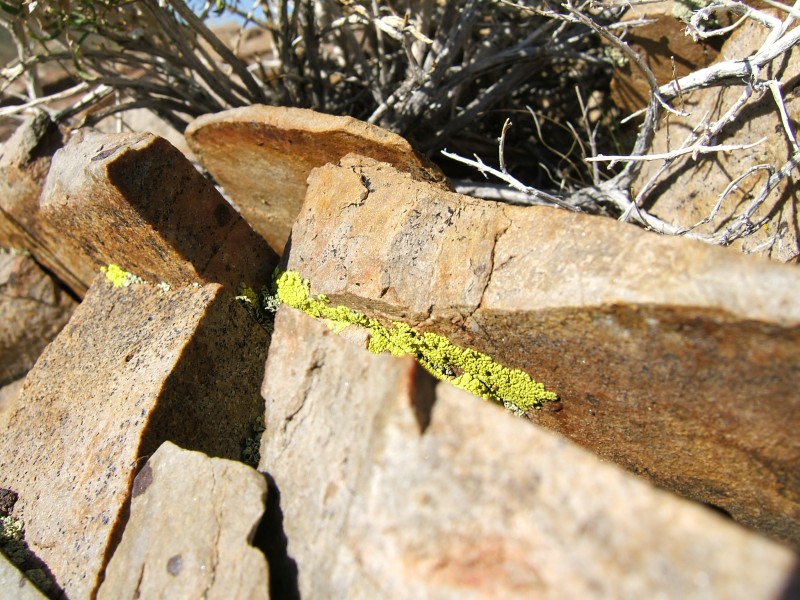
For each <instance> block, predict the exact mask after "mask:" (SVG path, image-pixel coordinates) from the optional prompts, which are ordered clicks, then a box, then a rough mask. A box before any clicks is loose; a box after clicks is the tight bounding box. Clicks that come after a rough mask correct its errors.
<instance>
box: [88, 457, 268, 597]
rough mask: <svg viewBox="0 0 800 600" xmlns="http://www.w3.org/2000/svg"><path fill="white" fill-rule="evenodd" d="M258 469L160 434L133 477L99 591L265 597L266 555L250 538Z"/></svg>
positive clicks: (262, 493) (257, 508) (262, 487)
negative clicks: (127, 510) (127, 511)
mask: <svg viewBox="0 0 800 600" xmlns="http://www.w3.org/2000/svg"><path fill="white" fill-rule="evenodd" d="M266 492H267V484H266V482H265V481H264V477H263V476H262V475H261V474H259V473H258V472H257V471H255V470H254V469H252V468H250V467H247V466H245V465H243V464H241V463H237V462H233V461H230V460H225V459H221V458H209V457H208V456H206V455H204V454H202V453H200V452H190V451H187V450H182V449H180V448H178V447H177V446H175V445H174V444H172V443H170V442H164V443H163V444H162V445H161V446H160V447H159V449H158V450H156V452H155V454H153V456H151V457H150V459H149V460H148V461H147V463H146V464H145V465H144V467H143V468H142V470H141V471H140V472H139V474H138V475H137V476H136V479H135V480H134V482H133V492H132V500H131V516H130V520H129V521H128V524H127V526H126V527H125V532H124V534H123V535H122V541H121V542H120V544H119V546H118V547H117V549H116V551H115V552H114V556H113V558H112V559H111V562H110V563H109V565H108V568H107V569H106V575H105V579H104V581H103V584H102V585H101V586H100V590H99V593H98V598H100V599H101V600H102V599H103V598H109V599H112V600H118V599H119V598H137V597H139V596H141V597H143V598H208V599H209V600H211V599H213V598H221V599H222V598H252V599H255V598H264V599H265V600H266V598H268V592H269V581H268V574H267V562H266V560H265V559H264V555H263V554H262V553H261V551H259V550H257V549H255V548H253V547H252V546H251V545H249V543H250V542H252V540H253V537H254V534H255V530H256V526H257V525H258V522H259V520H260V519H261V516H262V514H263V512H264V499H265V497H266Z"/></svg>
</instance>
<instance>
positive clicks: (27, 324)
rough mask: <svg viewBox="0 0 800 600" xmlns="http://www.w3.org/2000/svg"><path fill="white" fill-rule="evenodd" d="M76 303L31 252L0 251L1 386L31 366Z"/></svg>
mask: <svg viewBox="0 0 800 600" xmlns="http://www.w3.org/2000/svg"><path fill="white" fill-rule="evenodd" d="M75 306H76V302H75V300H73V299H72V298H71V297H70V296H69V295H68V294H67V293H66V292H64V290H63V289H61V288H60V287H59V286H58V285H57V284H56V282H55V281H53V279H52V278H51V277H50V276H49V275H48V274H47V273H45V272H44V271H43V270H42V269H41V268H40V267H39V266H38V265H37V264H36V263H35V262H34V261H33V259H31V258H30V257H29V256H24V255H19V254H11V253H5V252H0V387H3V386H6V385H8V384H10V383H11V382H13V381H15V380H17V379H20V378H21V377H23V376H24V375H25V374H26V373H27V372H28V371H29V370H30V368H31V367H32V366H33V363H34V362H36V359H37V358H38V357H39V354H41V352H42V350H44V348H45V346H47V344H49V343H50V342H51V341H52V340H53V338H55V337H56V335H57V334H58V332H59V331H60V330H61V328H62V327H63V326H64V325H65V324H66V322H67V321H68V320H69V317H70V315H71V314H72V311H73V310H74V308H75ZM0 405H2V402H0Z"/></svg>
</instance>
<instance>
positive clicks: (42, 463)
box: [0, 276, 267, 598]
mask: <svg viewBox="0 0 800 600" xmlns="http://www.w3.org/2000/svg"><path fill="white" fill-rule="evenodd" d="M266 347H267V336H266V333H265V332H264V330H263V329H262V328H261V327H260V326H259V325H257V324H256V323H255V322H254V321H253V320H252V319H251V318H250V317H249V315H247V314H246V311H245V310H244V309H243V308H242V307H241V306H239V305H238V304H237V303H235V301H233V299H232V298H231V297H230V296H229V295H228V294H226V293H224V292H223V288H222V286H220V285H219V284H209V285H206V286H187V287H184V288H179V289H173V290H171V291H168V292H166V293H164V292H162V291H160V290H158V289H157V288H156V287H155V286H151V285H134V286H131V287H127V288H114V287H112V286H111V284H110V283H109V282H107V281H106V280H105V278H104V277H102V276H101V277H99V278H97V279H96V281H95V282H94V284H93V285H92V287H91V288H90V290H89V293H87V295H86V298H85V299H84V301H83V302H82V303H81V305H80V306H79V307H78V308H77V309H76V310H75V313H74V314H73V316H72V319H71V320H70V322H69V323H68V324H67V326H66V327H65V328H64V329H63V330H62V331H61V333H60V334H59V335H58V337H57V338H56V339H55V340H54V341H53V342H52V343H51V344H50V345H49V346H48V347H47V349H46V350H45V351H44V353H43V354H42V355H41V357H40V358H39V360H38V361H37V363H36V365H35V366H34V368H33V369H32V370H31V371H30V373H29V374H28V376H27V378H26V380H25V383H24V385H23V387H22V391H21V392H20V395H19V397H18V398H17V399H16V401H15V402H14V403H13V404H12V405H11V406H10V407H9V408H8V409H7V410H5V411H4V412H2V413H0V488H5V489H10V490H13V491H14V492H17V493H18V494H19V499H18V500H17V503H16V505H15V508H14V516H15V517H16V518H18V519H20V520H22V521H23V522H24V524H25V530H26V541H27V543H28V545H29V547H30V548H31V550H32V551H33V552H34V553H35V554H36V555H37V556H38V557H39V558H40V559H41V560H43V561H44V562H45V563H46V564H47V566H48V567H49V569H50V571H51V572H52V573H53V575H54V576H55V578H56V583H57V584H58V586H59V587H61V588H63V589H64V591H65V592H66V594H67V595H68V596H69V597H73V598H88V597H91V596H92V595H93V594H94V593H95V592H96V589H97V586H98V585H99V583H100V580H101V578H102V573H103V569H104V568H105V566H106V564H107V561H108V559H109V558H110V555H111V552H112V550H113V548H114V545H115V544H116V542H117V541H118V537H117V536H118V535H119V534H120V533H121V530H120V527H121V526H122V525H123V524H124V521H125V518H126V513H125V506H126V503H127V501H128V498H129V494H130V489H131V484H132V482H133V477H134V475H135V474H136V471H137V468H138V466H140V464H141V462H142V459H143V458H145V457H147V456H149V455H150V454H151V453H153V452H154V451H155V450H156V449H157V448H158V447H159V446H160V445H161V443H162V442H163V441H164V440H165V439H170V440H173V441H174V442H176V443H178V444H180V445H181V446H183V447H185V448H188V449H191V450H199V451H203V452H205V453H207V454H211V455H214V456H220V457H227V458H238V456H239V452H240V448H241V443H242V440H243V439H244V438H246V437H247V436H248V435H249V434H250V423H252V421H253V419H255V418H256V416H257V415H258V414H259V413H260V412H261V407H262V404H261V401H260V397H259V394H258V388H259V385H260V382H261V379H262V374H263V364H264V360H265V355H266Z"/></svg>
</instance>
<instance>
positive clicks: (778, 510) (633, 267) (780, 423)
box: [288, 157, 800, 546]
mask: <svg viewBox="0 0 800 600" xmlns="http://www.w3.org/2000/svg"><path fill="white" fill-rule="evenodd" d="M360 165H363V166H360ZM367 181H368V182H369V188H367V187H366V186H365V183H364V182H367ZM288 268H289V269H290V270H294V271H299V272H300V273H301V274H302V276H303V277H305V278H309V279H310V280H311V291H312V293H314V294H325V295H327V296H328V297H329V298H330V300H331V302H332V303H333V304H344V305H347V306H349V307H351V308H353V309H356V310H360V311H362V312H365V313H367V314H370V315H373V316H376V317H378V318H381V319H383V320H384V321H392V320H400V321H405V322H407V323H409V324H411V325H413V326H416V327H419V328H420V329H422V330H430V331H435V332H437V333H439V334H442V335H445V336H447V337H449V338H450V339H451V340H452V341H453V342H454V343H456V344H458V345H461V346H463V347H470V348H475V349H477V350H479V351H482V352H484V353H486V354H488V355H490V356H492V357H493V358H495V360H497V361H498V362H499V363H501V364H504V365H506V366H509V367H514V368H519V369H523V370H524V371H526V372H528V373H529V374H530V375H531V376H532V377H533V378H534V379H535V380H537V381H542V382H544V383H545V384H546V385H547V387H548V388H550V389H551V390H553V391H555V392H557V393H558V394H559V395H560V398H561V401H560V402H559V403H557V404H556V405H550V406H546V407H545V410H541V411H534V412H532V413H531V414H530V415H529V416H530V418H531V419H533V420H534V421H535V422H537V423H540V424H543V425H546V426H548V427H551V428H553V429H555V430H557V431H560V432H562V433H564V434H565V435H567V436H569V437H570V438H572V439H573V440H574V441H576V442H578V443H579V444H581V445H583V446H585V447H587V448H590V449H592V450H593V451H594V452H596V453H597V454H599V455H600V456H602V457H605V458H608V459H610V460H613V461H615V462H617V463H619V464H621V465H623V466H625V467H626V468H628V469H629V470H631V471H633V472H635V473H639V474H641V475H643V476H646V477H648V478H649V479H650V480H651V481H653V482H655V483H657V484H658V485H661V486H663V487H666V488H668V489H670V490H674V491H676V492H678V493H680V494H682V495H684V496H686V497H688V498H692V499H695V500H699V501H702V502H708V503H711V504H713V505H715V506H718V507H722V508H723V509H725V510H726V511H728V512H729V513H731V515H733V517H734V518H735V519H736V520H738V521H740V522H741V523H745V524H747V525H750V526H752V527H757V528H759V529H761V530H763V531H765V532H768V533H769V534H770V535H772V536H775V537H776V538H779V539H782V540H786V541H790V542H792V543H793V544H795V545H797V546H800V479H798V476H797V475H798V473H800V468H799V467H800V445H798V443H797V434H796V432H797V430H798V427H799V426H800V393H799V391H798V387H797V382H798V377H799V376H800V372H798V364H799V363H798V361H797V356H798V353H799V352H800V304H798V302H797V298H798V296H799V295H800V272H798V271H797V270H795V269H793V268H791V267H787V266H784V265H778V264H773V263H769V262H767V261H763V260H760V259H754V258H752V257H745V256H741V255H739V254H736V253H730V252H727V251H726V250H724V249H720V248H715V247H711V246H707V245H704V244H701V243H699V242H690V241H686V240H683V239H677V238H667V237H660V236H657V235H654V234H651V233H647V232H644V231H642V230H641V229H638V228H636V227H633V226H631V225H625V224H621V223H618V222H615V221H612V220H608V219H602V218H598V217H588V216H584V215H579V214H573V213H569V212H566V211H561V210H556V209H550V208H543V207H527V208H526V207H512V206H506V205H501V204H497V203H492V202H486V201H480V200H476V199H472V198H468V197H464V196H459V195H457V194H453V193H450V192H446V191H443V190H441V189H439V188H436V187H434V186H430V185H428V184H425V183H423V182H419V181H415V180H413V179H412V178H411V177H410V176H408V175H405V174H402V173H398V172H397V171H396V170H394V169H393V168H391V167H390V166H389V165H386V164H379V163H375V162H374V161H370V160H368V159H360V158H358V157H349V158H347V159H345V160H343V161H342V165H341V166H336V165H329V166H326V167H323V168H320V169H318V170H316V171H314V172H313V173H312V175H311V177H310V179H309V191H308V196H307V199H306V203H305V204H304V206H303V209H302V211H301V213H300V216H299V217H298V220H297V222H296V224H295V227H294V230H293V232H292V245H291V253H290V255H289V258H288Z"/></svg>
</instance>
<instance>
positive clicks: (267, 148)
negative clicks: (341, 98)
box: [186, 105, 446, 254]
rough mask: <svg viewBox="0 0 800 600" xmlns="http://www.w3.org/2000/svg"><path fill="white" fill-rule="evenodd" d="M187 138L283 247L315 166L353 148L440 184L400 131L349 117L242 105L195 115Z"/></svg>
mask: <svg viewBox="0 0 800 600" xmlns="http://www.w3.org/2000/svg"><path fill="white" fill-rule="evenodd" d="M186 140H187V142H188V143H189V147H190V148H191V149H192V151H193V152H194V153H195V155H196V156H197V158H198V160H199V161H200V162H201V163H202V164H203V166H204V167H205V168H207V169H208V170H209V172H210V173H211V174H212V175H213V176H214V179H216V180H217V182H218V183H219V184H220V185H221V186H222V187H223V188H224V189H225V192H226V193H227V194H228V195H229V196H230V197H231V199H232V200H233V202H234V203H235V204H236V206H237V207H238V208H239V209H240V210H241V213H242V215H243V216H244V218H245V219H247V221H248V222H249V223H250V225H251V226H252V227H253V229H255V230H256V231H257V232H258V233H259V234H261V235H262V236H264V238H265V239H266V240H267V241H268V242H269V244H270V246H272V249H273V250H275V252H277V253H278V254H283V249H284V246H285V245H286V240H287V239H288V237H289V233H290V231H291V229H292V223H293V222H294V219H295V217H296V216H297V213H298V211H299V210H300V206H301V204H302V203H303V198H304V197H305V192H306V179H307V177H308V174H309V172H310V171H311V170H312V169H313V168H314V167H319V166H322V165H324V164H326V163H329V162H336V161H338V160H339V159H340V158H342V157H343V156H345V155H346V154H349V153H351V152H357V153H358V154H363V155H365V156H370V157H373V158H376V159H378V160H382V161H385V162H387V163H390V164H392V165H394V166H395V167H396V168H398V169H400V170H401V171H406V172H410V173H412V174H413V175H414V176H415V177H417V178H420V179H423V180H427V181H434V182H437V183H438V185H440V186H446V184H445V183H444V181H445V179H444V176H443V175H442V174H441V173H440V172H439V170H438V169H437V168H436V167H435V166H433V165H432V164H431V163H429V162H428V161H427V160H425V159H424V158H422V157H421V156H419V155H417V154H415V153H414V151H413V149H412V148H411V146H410V145H409V143H408V142H407V141H406V140H405V139H403V138H401V137H400V136H398V135H396V134H394V133H391V132H388V131H386V130H384V129H381V128H380V127H377V126H375V125H370V124H368V123H364V122H363V121H358V120H356V119H353V118H352V117H339V116H333V115H326V114H322V113H318V112H314V111H311V110H307V109H302V108H287V107H276V106H260V105H256V106H248V107H245V108H235V109H232V110H227V111H223V112H220V113H216V114H210V115H204V116H202V117H200V118H199V119H196V120H195V121H194V122H193V123H192V124H190V125H189V127H188V128H187V130H186Z"/></svg>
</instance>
